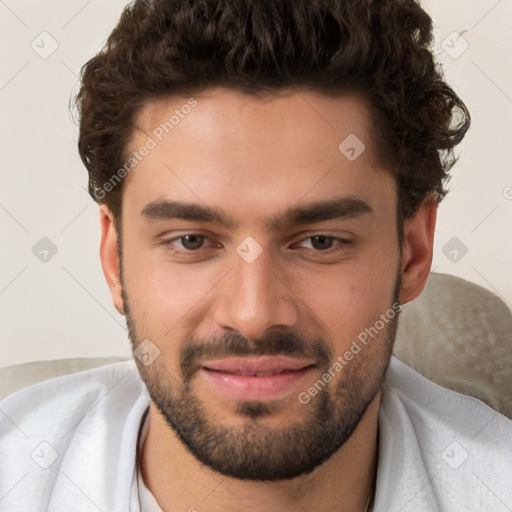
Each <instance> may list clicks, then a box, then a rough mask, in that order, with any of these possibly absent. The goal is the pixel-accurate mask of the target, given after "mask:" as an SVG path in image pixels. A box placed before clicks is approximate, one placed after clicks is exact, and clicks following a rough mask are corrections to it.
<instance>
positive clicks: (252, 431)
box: [121, 273, 400, 481]
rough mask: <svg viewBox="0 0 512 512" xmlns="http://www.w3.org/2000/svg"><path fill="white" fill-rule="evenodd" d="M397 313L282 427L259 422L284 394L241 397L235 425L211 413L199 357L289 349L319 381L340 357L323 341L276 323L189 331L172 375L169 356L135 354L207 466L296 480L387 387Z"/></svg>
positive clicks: (163, 407)
mask: <svg viewBox="0 0 512 512" xmlns="http://www.w3.org/2000/svg"><path fill="white" fill-rule="evenodd" d="M121 275H122V273H121ZM399 276H400V275H399ZM122 287H123V299H124V314H125V316H126V320H127V325H128V330H129V336H130V340H131V344H132V348H133V349H134V350H135V349H136V348H137V346H138V345H139V344H140V343H141V342H142V341H143V339H144V337H143V336H141V335H140V334H141V333H139V332H138V327H137V321H136V319H135V318H134V316H133V315H132V313H131V311H130V307H129V297H128V295H127V293H126V289H125V286H124V283H122ZM399 290H400V277H397V279H396V283H395V290H394V293H393V304H396V303H398V295H399ZM389 309H390V310H391V305H390V308H389ZM393 310H394V308H393ZM398 316H399V311H397V312H396V315H394V316H393V318H391V319H390V320H389V322H387V323H386V325H385V326H384V328H382V329H380V331H379V333H378V335H376V336H375V337H372V339H371V340H370V341H369V342H368V343H367V344H365V345H364V346H362V347H361V350H360V351H359V352H358V353H357V354H355V355H354V357H353V359H352V360H351V361H350V362H347V363H346V364H345V365H344V366H343V368H342V369H341V370H340V371H338V372H337V375H336V377H335V378H333V379H332V380H331V381H330V382H329V383H328V384H325V383H323V384H324V387H323V388H322V389H321V390H319V391H318V393H317V394H316V395H315V396H313V397H311V399H310V401H309V402H308V403H307V404H304V403H303V402H300V403H301V404H303V405H300V407H301V409H300V414H299V415H298V418H297V419H296V420H294V423H293V424H292V425H289V426H283V427H280V425H281V424H282V423H283V422H281V424H280V425H277V427H270V426H268V425H265V424H264V421H261V420H262V419H263V418H265V417H270V416H271V415H272V414H273V413H275V412H276V411H282V409H283V407H285V406H286V403H288V402H286V401H285V400H279V399H277V400H268V401H238V402H237V403H236V414H237V416H238V417H239V418H240V419H242V420H243V421H239V422H237V424H236V426H227V425H224V424H223V423H222V419H221V418H217V417H215V416H214V415H213V414H212V413H210V412H208V407H207V403H205V402H204V401H203V400H202V397H201V396H200V394H199V393H197V392H195V391H194V376H195V375H196V374H197V371H198V370H199V369H200V368H201V361H204V360H205V359H207V358H208V359H210V358H221V357H228V356H251V355H252V356H254V355H284V356H292V357H293V356H295V357H304V358H306V359H312V360H314V361H315V362H316V363H315V366H316V368H315V371H317V372H318V376H317V378H316V379H315V382H316V381H317V379H321V376H322V375H323V374H324V373H325V372H327V370H328V369H329V368H331V367H332V365H333V364H334V362H335V361H336V357H337V356H338V354H334V352H333V349H332V348H331V346H330V345H329V344H328V343H327V342H326V341H325V340H324V339H321V338H306V337H304V336H300V335H299V334H298V333H297V332H295V331H293V330H289V329H286V330H284V329H279V330H269V331H268V332H267V333H266V335H265V336H264V337H262V338H260V339H258V340H251V339H247V338H245V337H244V336H242V335H240V334H238V333H236V332H234V331H230V332H227V333H226V334H225V335H223V336H217V337H213V336H212V337H210V338H207V339H205V338H197V337H194V336H191V337H188V338H186V339H185V340H183V343H182V345H181V350H180V357H179V372H178V373H177V374H176V373H175V374H174V375H173V374H171V372H170V371H169V369H168V368H166V366H165V362H164V361H163V360H164V359H165V357H160V358H157V359H156V360H155V361H154V362H153V363H152V364H151V365H149V366H145V365H144V364H142V363H141V362H140V361H139V360H138V359H137V358H135V362H136V364H137V367H138V370H139V373H140V376H141V378H142V381H143V382H144V384H145V385H146V388H147V390H148V393H149V395H150V397H151V401H152V402H153V404H154V405H155V406H156V407H157V409H158V410H159V412H160V413H161V414H162V416H163V417H164V418H165V420H166V422H167V424H168V425H169V427H170V428H171V429H172V430H173V431H174V433H175V434H176V436H177V437H178V438H179V439H180V440H181V442H182V443H183V445H184V446H185V447H186V448H187V449H188V450H189V452H190V453H191V454H192V455H193V456H194V457H195V458H196V459H197V460H199V461H200V462H201V463H202V464H204V465H206V466H208V467H210V468H211V469H213V470H214V471H217V472H219V473H221V474H222V475H225V476H229V477H232V478H236V479H241V480H253V481H276V480H284V479H292V478H295V477H298V476H300V475H304V474H308V473H310V472H312V471H313V470H314V469H315V468H317V467H318V466H320V465H321V464H322V463H324V462H325V461H327V460H328V459H329V458H330V457H331V456H332V455H334V454H335V453H336V452H337V451H338V450H339V449H340V448H341V447H342V446H343V445H344V444H345V443H346V442H347V440H348V439H349V438H350V437H351V435H352V434H353V432H354V430H355V429H356V427H357V426H358V424H359V422H360V421H361V419H362V417H363V416H364V414H365V412H366V409H367V408H368V406H369V404H370V403H371V402H372V400H373V399H374V398H375V396H376V395H377V393H378V392H379V391H380V389H381V387H382V383H383V380H384V378H385V374H386V371H387V368H388V365H389V360H390V358H391V352H392V347H393V343H394V339H395V335H396V329H397V325H398ZM367 327H370V326H367ZM166 343H168V344H170V343H171V342H170V341H169V340H166V341H164V340H162V343H160V346H161V347H164V346H165V344H166ZM347 347H348V346H347ZM345 350H346V349H345ZM331 372H332V369H331ZM312 384H313V383H311V384H310V385H312ZM301 391H306V390H305V389H304V390H301ZM289 400H290V398H289V397H288V398H287V401H289ZM297 401H298V402H299V400H298V398H297ZM294 410H295V411H296V408H295V409H294ZM285 419H286V418H285Z"/></svg>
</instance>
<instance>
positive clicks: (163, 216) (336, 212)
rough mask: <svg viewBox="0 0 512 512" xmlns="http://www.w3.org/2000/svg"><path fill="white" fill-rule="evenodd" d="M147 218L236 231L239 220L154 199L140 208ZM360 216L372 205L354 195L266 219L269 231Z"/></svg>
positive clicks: (369, 211)
mask: <svg viewBox="0 0 512 512" xmlns="http://www.w3.org/2000/svg"><path fill="white" fill-rule="evenodd" d="M141 213H142V215H143V217H145V218H146V219H147V220H150V221H151V220H172V219H181V220H186V221H192V222H201V223H216V224H220V225H222V226H224V227H226V228H228V229H230V230H235V229H237V228H238V227H239V226H240V223H239V222H238V221H236V220H235V219H234V218H233V217H230V216H229V215H227V214H226V213H225V212H223V211H222V210H219V209H217V208H213V207H210V206H205V205H201V204H196V203H185V202H181V201H169V200H166V199H157V200H155V201H152V202H150V203H148V204H147V205H146V206H145V207H144V208H143V209H142V212H141ZM363 215H373V209H372V208H371V206H370V205H369V204H368V203H366V202H365V201H363V200H362V199H359V198H357V197H353V196H347V197H340V198H334V199H329V200H325V201H317V202H313V203H308V204H305V205H300V206H292V207H291V208H289V209H287V210H285V211H284V212H281V213H278V214H277V215H275V216H274V217H272V218H270V219H268V220H267V221H266V223H265V224H266V228H267V229H268V230H269V231H278V230H280V229H283V228H288V227H291V226H295V225H298V224H313V223H315V222H320V221H325V220H334V219H349V218H354V217H359V216H363Z"/></svg>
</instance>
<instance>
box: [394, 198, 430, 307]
mask: <svg viewBox="0 0 512 512" xmlns="http://www.w3.org/2000/svg"><path fill="white" fill-rule="evenodd" d="M436 218H437V201H436V198H435V197H434V195H433V194H429V195H428V196H427V197H426V198H425V199H424V201H423V202H422V203H421V205H420V207H419V208H418V210H417V212H416V214H415V215H414V217H412V218H410V219H407V220H406V221H405V223H404V241H403V244H402V262H401V265H402V266H401V269H402V286H401V289H400V302H401V303H402V304H406V303H407V302H410V301H411V300H414V299H415V298H416V297H418V296H419V294H420V293H421V292H422V290H423V288H424V287H425V284H426V282H427V279H428V276H429V274H430V268H431V266H432V253H433V246H434V230H435V227H436Z"/></svg>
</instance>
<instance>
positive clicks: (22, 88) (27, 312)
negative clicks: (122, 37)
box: [0, 0, 512, 366]
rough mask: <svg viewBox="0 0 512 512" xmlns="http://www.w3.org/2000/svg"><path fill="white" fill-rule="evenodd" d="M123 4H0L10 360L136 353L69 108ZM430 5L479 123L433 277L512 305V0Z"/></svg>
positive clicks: (1, 189) (1, 183)
mask: <svg viewBox="0 0 512 512" xmlns="http://www.w3.org/2000/svg"><path fill="white" fill-rule="evenodd" d="M125 3H126V2H125V0H108V1H105V0H102V1H100V0H89V1H87V0H46V1H44V2H43V1H40V0H1V1H0V45H1V47H2V48H3V52H2V60H1V64H0V109H1V113H2V114H1V121H0V145H1V151H0V229H1V233H2V241H3V243H2V245H1V247H2V250H1V252H0V258H1V260H0V330H1V331H0V332H1V338H0V339H1V341H0V343H1V350H0V366H6V365H10V364H16V363H20V362H25V361H32V360H38V359H53V358H65V357H73V356H100V355H101V356H103V355H129V350H128V348H129V345H128V341H127V334H126V330H125V327H124V319H123V317H121V316H120V315H119V314H118V313H117V312H116V311H115V309H114V308H113V306H112V305H111V302H110V296H109V294H108V290H107V287H106V285H105V283H104V280H103V276H102V273H101V267H100V263H99V258H98V239H99V229H98V222H97V218H98V215H97V207H96V206H95V205H94V203H93V202H92V200H91V199H90V198H89V196H88V195H87V193H86V173H85V169H84V168H83V167H82V165H81V163H80V160H79V157H78V154H77V151H76V143H75V140H76V127H75V126H74V124H73V123H72V122H71V121H70V119H69V114H68V109H67V104H68V99H69V97H70V94H71V92H72V90H73V89H74V88H75V87H76V84H77V74H78V70H79V68H80V66H81V65H82V64H83V63H84V62H85V61H86V60H87V59H88V58H89V57H91V56H92V55H93V54H94V53H95V52H96V51H97V50H98V49H99V48H100V47H101V45H102V43H103V41H104V40H105V38H106V36H107V35H108V33H109V32H110V30H111V28H112V27H113V26H114V24H115V22H116V21H117V19H118V17H119V14H120V12H121V9H122V7H123V6H124V5H125ZM423 5H424V7H425V8H426V10H427V11H428V12H430V13H431V14H432V16H433V18H434V21H435V23H436V25H437V28H436V52H437V53H438V54H439V59H440V60H441V62H443V63H444V65H445V70H446V75H447V78H448V80H449V82H450V83H451V84H452V85H453V86H454V87H455V89H456V90H457V92H458V93H459V94H460V95H461V96H462V98H463V99H464V100H465V101H466V103H467V105H468V107H469V109H470V111H471V113H472V116H473V126H472V129H471V131H470V133H469V135H468V136H467V139H466V141H465V143H464V144H463V146H462V149H461V159H460V161H459V163H458V164H457V166H456V167H455V169H454V177H453V179H452V182H451V189H452V192H451V194H450V196H449V198H447V199H446V201H445V202H444V203H443V204H442V206H441V208H440V212H439V221H438V227H437V242H436V246H435V257H434V263H433V270H435V271H437V272H446V273H451V274H455V275H458V276H460V277H463V278H466V279H468V280H470V281H473V282H475V283H478V284H480V285H482V286H484V287H485V288H487V289H489V290H491V291H493V292H495V293H497V294H498V295H500V296H501V297H502V298H503V299H504V300H505V301H506V302H507V304H508V306H509V307H511V308H512V170H511V162H512V152H511V148H512V85H511V83H512V80H511V79H512V71H511V65H510V61H511V57H512V55H511V54H512V33H511V31H510V26H511V24H512V2H510V0H500V1H498V0H472V1H471V0H449V1H445V0H430V1H424V2H423ZM454 32H455V33H456V34H453V33H454ZM461 32H463V35H462V37H463V39H460V38H459V37H458V33H461ZM42 33H46V34H42ZM41 34H42V35H41ZM450 34H452V35H450ZM443 41H444V43H443ZM57 45H58V46H57ZM52 50H54V51H53V53H51V55H50V52H52ZM41 239H48V240H43V241H41ZM38 244H39V245H38ZM34 247H35V249H34ZM466 250H467V253H466V254H463V253H464V252H465V251H466ZM44 251H48V252H47V253H45V252H44ZM55 251H56V252H55ZM454 251H456V252H454ZM54 252H55V254H53V253H54ZM34 253H36V254H37V255H38V257H36V254H34ZM455 256H457V259H456V260H455V261H454V257H455ZM44 257H46V259H47V261H46V262H44V261H41V260H40V259H39V258H44Z"/></svg>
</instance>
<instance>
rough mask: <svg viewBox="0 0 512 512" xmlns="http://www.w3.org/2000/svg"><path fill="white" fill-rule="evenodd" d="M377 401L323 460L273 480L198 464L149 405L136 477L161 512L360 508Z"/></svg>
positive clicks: (371, 477)
mask: <svg viewBox="0 0 512 512" xmlns="http://www.w3.org/2000/svg"><path fill="white" fill-rule="evenodd" d="M379 404H380V393H379V394H378V395H377V396H376V397H375V398H374V400H373V401H372V402H371V404H370V405H369V407H368V408H367V410H366V412H365V414H364V416H363V418H362V419H361V421H360V423H359V425H358V426H357V428H356V430H355V431H354V433H353V434H352V436H351V437H350V439H349V440H348V441H347V442H346V443H345V444H344V445H343V447H342V448H340V449H339V450H338V451H337V452H336V453H335V454H334V455H333V456H332V457H331V458H330V459H329V460H327V461H326V462H324V463H323V464H322V465H320V466H319V467H317V468H316V469H315V470H314V471H313V472H311V473H309V474H307V475H303V476H299V477H297V478H293V479H291V480H279V481H275V482H255V481H248V480H237V479H235V478H231V477H226V476H224V475H222V474H220V473H217V472H215V471H213V470H211V469H210V468H208V467H205V466H203V465H201V463H200V462H199V461H198V460H197V459H196V458H195V457H194V456H193V455H192V454H191V453H190V452H189V451H188V450H187V449H186V448H185V446H184V445H183V444H182V443H181V441H180V440H179V439H178V438H177V437H176V436H175V434H174V432H173V431H172V430H171V429H170V427H169V426H168V425H167V423H166V421H165V419H164V418H163V417H162V416H161V415H160V413H159V412H158V410H157V409H156V407H154V405H153V404H151V407H150V412H149V418H148V419H149V422H150V424H149V430H148V434H147V437H146V440H145V443H144V446H143V448H142V456H141V462H140V463H141V472H142V477H143V479H144V482H145V484H146V486H147V487H148V489H149V490H150V491H151V492H152V494H153V496H154V497H155V499H156V500H157V501H158V503H159V504H160V507H161V508H162V509H163V510H190V511H193V510H195V509H196V510H199V511H200V510H208V511H209V512H220V511H222V512H235V511H240V510H248V511H251V510H263V509H264V510H266V511H268V512H278V511H279V512H283V511H286V512H288V511H289V512H292V511H295V510H297V509H300V508H303V509H305V510H322V511H323V512H331V511H332V512H334V511H336V512H361V511H364V510H365V506H366V504H367V502H368V498H369V496H371V493H372V491H373V488H374V484H375V478H376V470H377V455H378V454H377V446H378V412H379ZM255 497H257V502H255Z"/></svg>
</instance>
